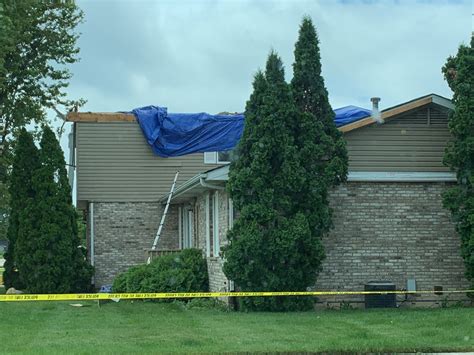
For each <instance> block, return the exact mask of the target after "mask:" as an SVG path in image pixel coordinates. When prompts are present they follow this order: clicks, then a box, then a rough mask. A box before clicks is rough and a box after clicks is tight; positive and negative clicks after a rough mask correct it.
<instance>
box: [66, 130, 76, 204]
mask: <svg viewBox="0 0 474 355" xmlns="http://www.w3.org/2000/svg"><path fill="white" fill-rule="evenodd" d="M75 131H76V123H73V125H72V128H71V132H69V134H68V143H69V144H68V145H69V164H68V178H69V186H71V195H72V197H74V174H75V171H76V154H75V153H76V152H75V150H76V139H75V138H76V134H75V133H76V132H75ZM73 200H74V198H73Z"/></svg>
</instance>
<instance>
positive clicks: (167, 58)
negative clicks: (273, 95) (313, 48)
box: [62, 0, 473, 148]
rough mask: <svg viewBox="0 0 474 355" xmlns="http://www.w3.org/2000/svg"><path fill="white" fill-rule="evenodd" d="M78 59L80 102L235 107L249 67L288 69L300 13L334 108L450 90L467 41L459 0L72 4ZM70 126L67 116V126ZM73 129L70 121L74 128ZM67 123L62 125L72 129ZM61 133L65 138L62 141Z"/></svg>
mask: <svg viewBox="0 0 474 355" xmlns="http://www.w3.org/2000/svg"><path fill="white" fill-rule="evenodd" d="M77 4H78V5H79V7H80V8H81V9H82V10H83V11H84V15H85V19H84V23H82V24H81V25H80V26H79V27H78V31H79V32H80V33H81V36H80V38H79V41H78V45H79V47H80V49H81V51H80V55H79V56H80V58H81V60H80V62H78V63H76V64H74V65H72V66H70V70H71V71H72V73H73V75H74V76H73V78H72V80H71V84H70V87H69V89H68V93H69V96H70V98H71V99H78V98H84V99H86V100H87V104H86V105H85V106H84V107H83V108H82V109H81V110H82V111H96V112H103V111H108V112H115V111H128V110H131V109H133V108H136V107H140V106H145V105H151V104H153V105H158V106H165V107H168V111H169V112H202V111H205V112H209V113H218V112H222V111H229V112H242V111H243V110H244V108H245V102H246V100H247V99H248V98H249V96H250V93H251V87H252V79H253V75H254V74H255V72H256V71H257V70H258V69H259V68H264V66H265V61H266V58H267V56H268V54H269V52H270V51H271V50H272V49H273V50H275V51H276V52H277V53H278V54H279V55H280V56H281V58H282V60H283V62H284V64H285V74H286V79H287V80H288V81H290V80H291V77H292V63H293V60H294V57H293V50H294V44H295V42H296V40H297V36H298V29H299V25H300V23H301V20H302V18H303V16H305V15H308V16H310V17H311V18H312V20H313V23H314V25H315V27H316V30H317V32H318V36H319V40H320V50H321V61H322V75H323V76H324V79H325V84H326V87H327V89H328V92H329V99H330V102H331V104H332V106H333V108H338V107H341V106H346V105H357V106H361V107H365V108H370V107H371V104H370V97H373V96H379V97H381V99H382V100H381V102H380V108H381V109H384V108H387V107H390V106H393V105H397V104H399V103H402V102H405V101H408V100H411V99H414V98H416V97H419V96H423V95H425V94H428V93H436V94H439V95H442V96H446V97H449V98H450V97H452V93H451V91H450V89H449V88H448V86H447V84H446V82H445V81H444V79H443V76H442V74H441V67H442V66H443V64H444V63H445V61H446V58H447V57H448V56H449V55H454V54H455V53H456V51H457V48H458V46H459V45H460V44H461V43H469V39H470V34H471V31H472V12H473V10H472V4H471V1H470V0H466V1H416V0H406V1H402V0H400V1H395V0H393V1H391V0H387V1H369V0H365V1H363V0H361V1H356V0H345V1H342V0H341V1H336V0H321V1H317V0H312V1H305V0H292V1H290V0H287V1H277V0H274V1H270V0H259V1H244V0H242V1H237V0H233V1H230V0H228V1H224V0H223V1H217V0H214V1H211V0H194V1H191V0H184V1H171V0H169V1H132V0H128V1H124V0H123V1H104V0H100V1H91V0H88V1H77ZM69 126H70V124H69ZM69 128H70V127H69ZM69 128H68V129H69ZM66 137H67V135H63V139H62V146H63V147H64V148H65V147H66V146H67V143H66V142H65V138H66Z"/></svg>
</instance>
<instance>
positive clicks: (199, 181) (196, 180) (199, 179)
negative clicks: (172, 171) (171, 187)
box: [160, 173, 225, 203]
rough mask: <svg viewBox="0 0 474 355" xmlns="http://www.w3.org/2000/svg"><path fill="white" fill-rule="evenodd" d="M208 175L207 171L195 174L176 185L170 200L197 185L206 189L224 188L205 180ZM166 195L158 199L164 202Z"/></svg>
mask: <svg viewBox="0 0 474 355" xmlns="http://www.w3.org/2000/svg"><path fill="white" fill-rule="evenodd" d="M207 177H208V175H207V173H200V174H197V175H195V176H193V177H192V178H191V179H189V180H188V181H186V182H185V183H184V184H182V185H180V186H178V188H176V190H175V192H174V194H173V196H172V198H171V201H173V199H174V198H176V197H178V196H180V195H182V194H184V193H186V192H188V191H190V190H192V189H194V188H195V187H197V186H202V187H205V188H208V189H214V190H225V187H224V186H221V185H214V184H210V183H208V182H207V181H206V179H207ZM167 198H168V196H163V197H162V198H161V199H160V202H161V203H165V202H166V200H167Z"/></svg>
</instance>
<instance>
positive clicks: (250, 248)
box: [224, 18, 347, 311]
mask: <svg viewBox="0 0 474 355" xmlns="http://www.w3.org/2000/svg"><path fill="white" fill-rule="evenodd" d="M295 59H296V62H295V64H294V78H293V81H292V84H291V86H289V85H288V84H287V83H286V82H285V80H284V71H283V66H282V63H281V60H280V59H279V58H278V56H277V55H276V54H274V53H272V54H270V56H269V58H268V61H267V65H266V70H265V73H264V74H263V73H261V72H258V73H257V74H256V76H255V80H254V83H253V89H254V90H253V93H252V95H251V96H250V99H249V101H248V102H247V105H246V110H245V129H244V133H243V135H242V138H241V140H240V143H239V146H238V154H239V159H238V160H237V161H235V162H234V163H232V165H231V167H230V172H229V183H228V189H229V193H230V195H231V197H232V199H233V201H234V205H235V207H236V208H237V209H238V210H239V211H240V216H239V218H238V219H237V221H236V222H235V224H234V227H233V229H232V230H231V231H230V232H229V234H228V238H229V241H230V243H229V246H228V247H227V248H226V249H225V250H224V254H225V258H226V263H225V265H224V272H225V274H226V275H227V276H228V277H229V278H230V279H232V280H234V281H235V283H236V285H237V286H238V288H239V289H240V290H243V291H305V290H306V289H307V288H308V287H310V286H312V285H314V283H315V281H316V277H317V275H318V273H319V271H320V269H321V263H322V261H323V259H324V249H323V246H322V243H321V239H322V237H323V236H324V234H325V233H327V232H328V231H329V229H330V227H331V225H332V223H331V211H330V208H329V203H328V190H329V189H330V188H331V187H333V186H335V185H337V184H338V183H340V182H342V181H345V179H346V176H347V151H346V148H345V142H344V140H343V138H342V136H341V134H340V133H339V131H338V130H337V129H336V127H335V125H334V122H333V119H334V113H333V111H332V109H331V106H330V105H329V101H328V97H327V91H326V89H325V87H324V81H323V78H322V77H321V64H320V56H319V48H318V40H317V37H316V32H315V30H314V27H313V25H312V24H311V20H309V19H308V18H305V19H304V20H303V24H302V26H301V29H300V37H299V40H298V42H297V43H296V49H295ZM312 303H313V299H311V298H296V297H294V298H291V297H268V298H246V299H245V298H244V299H242V300H241V307H242V309H244V310H267V311H285V310H305V309H309V308H311V307H312Z"/></svg>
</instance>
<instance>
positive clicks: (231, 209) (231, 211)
mask: <svg viewBox="0 0 474 355" xmlns="http://www.w3.org/2000/svg"><path fill="white" fill-rule="evenodd" d="M228 204H229V211H228V214H229V227H228V229H229V230H230V229H232V227H233V226H234V202H233V201H232V199H231V198H230V197H229V200H228Z"/></svg>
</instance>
